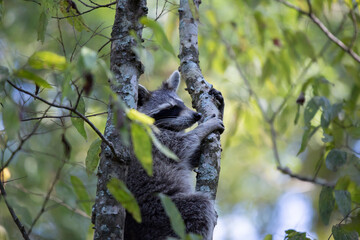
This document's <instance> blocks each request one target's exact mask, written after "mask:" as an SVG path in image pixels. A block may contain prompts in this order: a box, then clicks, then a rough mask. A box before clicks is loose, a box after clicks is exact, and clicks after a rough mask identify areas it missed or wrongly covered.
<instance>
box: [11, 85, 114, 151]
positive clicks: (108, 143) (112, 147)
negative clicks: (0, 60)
mask: <svg viewBox="0 0 360 240" xmlns="http://www.w3.org/2000/svg"><path fill="white" fill-rule="evenodd" d="M7 82H8V83H9V84H10V85H11V86H12V87H13V88H15V89H16V90H18V91H19V92H23V93H25V94H27V95H29V96H32V97H33V98H36V99H38V100H40V101H41V102H43V103H45V104H47V105H49V106H52V107H55V108H61V109H66V110H69V111H70V112H72V113H74V114H76V115H77V116H79V117H80V118H81V119H82V120H84V122H86V123H87V124H88V125H89V126H90V127H91V128H92V129H93V130H94V132H95V133H96V134H97V135H98V136H99V137H100V138H101V140H102V141H103V142H104V143H105V144H106V145H107V146H108V147H109V148H110V150H111V152H112V153H113V154H114V156H116V157H117V156H118V155H119V154H118V152H117V151H116V150H115V148H114V145H113V144H112V143H111V142H110V141H109V140H108V139H107V138H106V137H105V136H104V135H103V134H102V133H101V132H100V131H99V129H97V127H95V125H94V124H93V123H92V122H91V121H90V120H89V119H88V118H87V117H85V116H84V115H83V114H81V113H80V112H79V111H77V110H76V109H74V108H72V107H68V106H63V105H58V104H56V103H51V102H49V101H47V100H45V99H43V98H41V97H39V96H37V95H35V94H33V93H31V92H29V91H26V90H24V89H22V88H20V87H18V86H16V85H15V84H14V83H12V82H11V81H9V80H8V81H7Z"/></svg>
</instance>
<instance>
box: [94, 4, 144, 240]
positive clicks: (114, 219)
mask: <svg viewBox="0 0 360 240" xmlns="http://www.w3.org/2000/svg"><path fill="white" fill-rule="evenodd" d="M146 14H147V7H146V0H119V1H118V3H117V5H116V15H115V21H114V25H113V29H112V33H111V40H112V41H111V53H110V54H111V56H110V68H111V70H112V71H113V73H114V78H115V81H114V82H113V84H112V86H111V88H112V90H113V91H114V92H115V93H116V94H118V96H120V98H121V99H122V101H123V102H124V103H125V104H126V105H127V106H128V107H130V108H136V106H137V88H138V79H139V77H140V75H141V74H142V73H143V65H142V64H141V62H140V60H139V59H138V58H137V57H136V55H135V53H134V52H133V51H132V47H134V46H135V45H136V41H135V39H134V38H133V37H132V36H131V35H130V31H131V30H134V31H135V33H136V34H137V37H139V38H140V39H141V34H142V26H141V24H140V23H139V21H138V20H139V18H140V17H142V16H144V15H146ZM104 135H105V136H106V138H107V139H108V140H109V141H111V142H112V143H113V144H114V147H115V149H116V150H117V151H118V153H119V154H120V156H114V155H113V154H112V153H111V151H110V149H109V148H108V147H107V146H106V145H105V144H102V151H101V155H100V164H99V168H98V184H97V192H96V199H95V205H94V207H93V216H92V222H93V224H94V225H95V227H94V228H95V233H94V239H97V240H100V239H101V240H103V239H119V240H122V239H123V238H124V232H123V230H124V223H125V210H124V208H123V207H122V206H121V205H120V204H119V203H118V202H117V201H116V200H115V199H114V198H113V197H112V196H111V194H110V192H109V190H108V189H107V187H106V184H107V182H108V181H109V180H110V179H111V178H117V179H121V180H125V179H126V175H127V168H128V167H127V165H126V163H128V162H129V156H130V155H129V152H130V151H129V149H127V148H126V147H124V146H123V145H122V143H121V140H120V136H119V132H118V129H117V128H116V127H115V126H114V125H113V113H112V110H111V108H110V107H109V110H108V119H107V123H106V127H105V133H104ZM117 157H120V159H121V161H119V159H116V158H117Z"/></svg>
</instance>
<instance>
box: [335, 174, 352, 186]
mask: <svg viewBox="0 0 360 240" xmlns="http://www.w3.org/2000/svg"><path fill="white" fill-rule="evenodd" d="M350 183H351V179H350V177H349V176H347V175H346V176H344V177H341V178H339V179H338V180H337V182H336V185H335V190H346V189H347V188H348V186H349V185H350Z"/></svg>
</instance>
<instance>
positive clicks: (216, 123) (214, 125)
mask: <svg viewBox="0 0 360 240" xmlns="http://www.w3.org/2000/svg"><path fill="white" fill-rule="evenodd" d="M206 124H209V125H210V126H211V132H213V131H219V133H220V134H222V133H223V132H224V130H225V127H224V124H223V121H222V120H221V119H218V118H215V117H213V118H210V119H209V120H208V121H207V122H206Z"/></svg>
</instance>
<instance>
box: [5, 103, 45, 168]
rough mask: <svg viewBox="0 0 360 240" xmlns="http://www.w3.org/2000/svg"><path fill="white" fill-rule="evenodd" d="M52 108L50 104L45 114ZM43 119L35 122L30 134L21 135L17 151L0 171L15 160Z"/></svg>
mask: <svg viewBox="0 0 360 240" xmlns="http://www.w3.org/2000/svg"><path fill="white" fill-rule="evenodd" d="M50 108H51V106H50V105H49V107H48V108H47V109H46V110H45V111H44V114H43V116H45V115H46V113H47V112H48V111H49V110H50ZM41 120H42V119H40V120H39V121H38V122H37V123H36V124H35V126H34V128H33V129H32V131H31V132H30V133H29V134H28V135H26V136H24V138H21V137H19V138H20V143H19V145H18V147H17V148H16V149H15V151H13V152H12V153H11V155H10V157H9V158H8V159H7V160H6V162H5V163H4V164H2V165H1V168H0V172H1V171H3V170H4V169H5V168H6V167H7V166H8V165H9V164H10V162H11V161H12V160H13V158H14V157H15V155H16V154H17V153H18V152H19V151H20V150H21V148H22V147H23V145H24V143H25V142H26V141H27V140H29V139H30V137H31V136H33V135H34V134H35V132H36V130H37V129H38V128H39V126H40V123H41ZM19 135H20V134H19Z"/></svg>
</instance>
